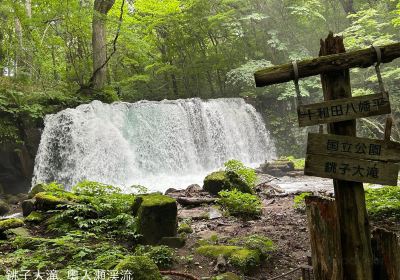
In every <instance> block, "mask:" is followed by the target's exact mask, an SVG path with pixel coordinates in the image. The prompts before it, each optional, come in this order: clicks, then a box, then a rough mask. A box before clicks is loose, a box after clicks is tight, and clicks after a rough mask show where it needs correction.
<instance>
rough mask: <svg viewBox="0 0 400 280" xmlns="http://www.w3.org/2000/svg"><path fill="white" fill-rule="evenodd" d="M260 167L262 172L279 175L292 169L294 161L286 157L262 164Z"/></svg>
mask: <svg viewBox="0 0 400 280" xmlns="http://www.w3.org/2000/svg"><path fill="white" fill-rule="evenodd" d="M261 169H262V172H263V173H266V174H269V175H272V176H277V177H281V176H284V175H285V174H286V173H288V172H291V171H294V163H293V162H292V161H290V160H287V159H277V160H274V161H272V162H266V163H264V164H262V165H261Z"/></svg>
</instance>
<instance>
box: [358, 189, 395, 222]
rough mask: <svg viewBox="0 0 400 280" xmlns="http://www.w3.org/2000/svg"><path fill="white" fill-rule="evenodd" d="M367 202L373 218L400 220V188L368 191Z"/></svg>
mask: <svg viewBox="0 0 400 280" xmlns="http://www.w3.org/2000/svg"><path fill="white" fill-rule="evenodd" d="M365 200H366V204H367V210H368V214H369V215H370V216H371V217H373V218H378V217H379V218H395V219H399V220H400V186H385V187H383V188H378V189H366V190H365Z"/></svg>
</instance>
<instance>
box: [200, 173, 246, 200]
mask: <svg viewBox="0 0 400 280" xmlns="http://www.w3.org/2000/svg"><path fill="white" fill-rule="evenodd" d="M203 189H204V190H205V191H207V192H209V193H211V194H214V195H217V194H218V193H219V192H220V191H222V190H232V189H237V190H239V191H241V192H244V193H253V189H252V187H251V186H249V185H248V184H247V183H246V182H245V181H244V180H243V179H242V178H240V177H239V175H237V174H236V173H235V172H232V171H228V172H226V171H216V172H213V173H211V174H209V175H207V177H206V178H205V179H204V184H203Z"/></svg>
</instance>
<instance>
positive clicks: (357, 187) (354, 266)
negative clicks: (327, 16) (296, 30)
mask: <svg viewBox="0 0 400 280" xmlns="http://www.w3.org/2000/svg"><path fill="white" fill-rule="evenodd" d="M342 52H346V50H345V48H344V45H343V39H342V38H341V37H338V36H333V34H332V33H330V34H329V35H328V37H327V38H326V39H325V41H324V40H321V49H320V54H319V55H320V56H323V55H329V54H337V53H342ZM321 82H322V88H323V93H324V99H325V100H333V99H340V98H347V97H351V86H350V74H349V70H342V71H334V72H329V73H326V74H322V75H321ZM328 131H329V133H331V134H339V135H349V136H356V121H355V120H351V121H343V122H337V123H333V124H330V125H329V126H328ZM333 182H334V188H335V200H336V207H337V214H338V220H339V227H340V235H341V243H342V261H343V279H346V280H348V279H349V280H350V279H351V280H372V264H373V262H372V249H371V236H370V229H369V222H368V216H367V210H366V206H365V194H364V188H363V184H362V183H358V182H350V181H342V180H334V181H333Z"/></svg>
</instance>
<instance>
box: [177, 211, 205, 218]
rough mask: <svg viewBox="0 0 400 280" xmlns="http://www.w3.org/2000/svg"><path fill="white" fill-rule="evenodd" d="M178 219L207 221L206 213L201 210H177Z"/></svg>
mask: <svg viewBox="0 0 400 280" xmlns="http://www.w3.org/2000/svg"><path fill="white" fill-rule="evenodd" d="M179 219H182V220H183V219H191V220H203V219H208V213H207V212H206V211H204V210H203V209H182V210H179Z"/></svg>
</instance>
